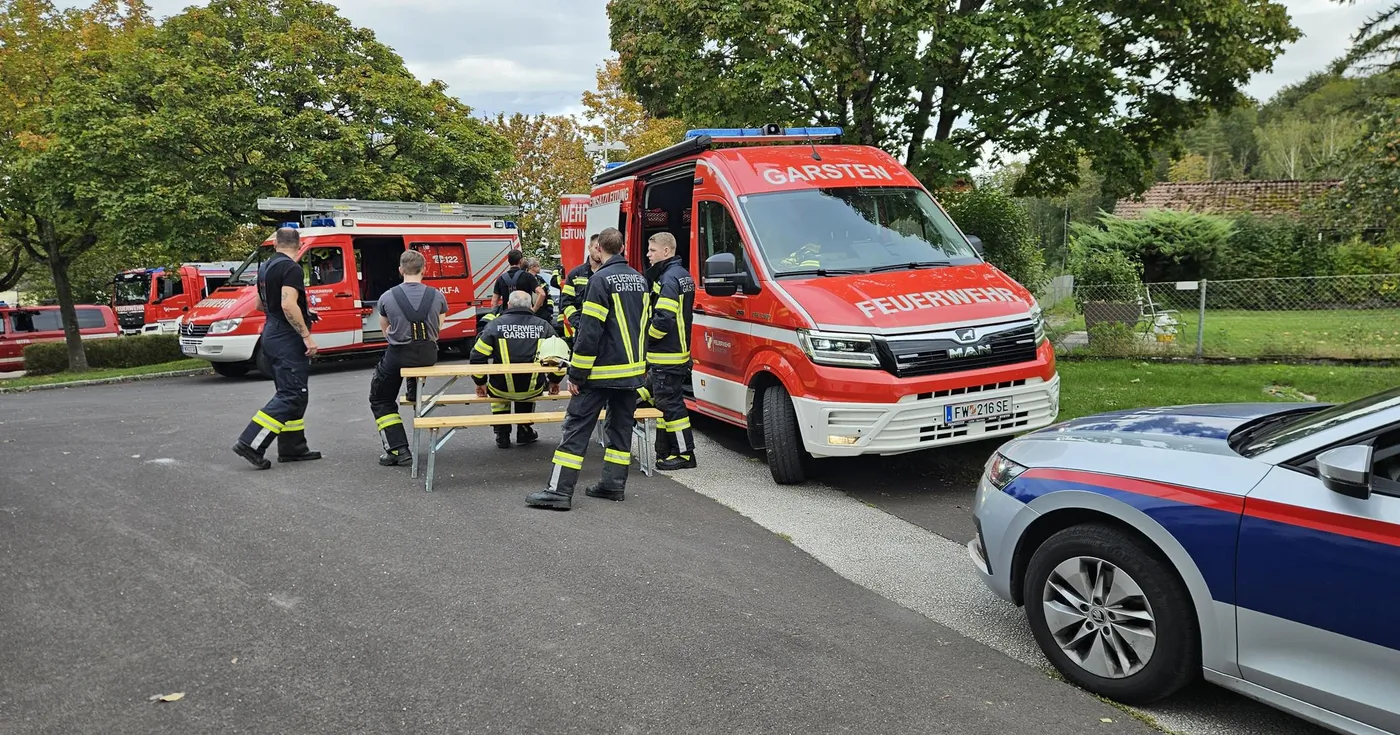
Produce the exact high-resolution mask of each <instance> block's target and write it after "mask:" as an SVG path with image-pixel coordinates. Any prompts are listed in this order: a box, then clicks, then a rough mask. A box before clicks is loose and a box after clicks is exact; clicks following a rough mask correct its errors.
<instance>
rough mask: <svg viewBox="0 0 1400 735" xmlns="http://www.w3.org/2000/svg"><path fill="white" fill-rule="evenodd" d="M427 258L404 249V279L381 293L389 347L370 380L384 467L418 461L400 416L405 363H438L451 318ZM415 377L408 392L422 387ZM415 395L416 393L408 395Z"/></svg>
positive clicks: (401, 262) (401, 258) (381, 322)
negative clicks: (426, 274)
mask: <svg viewBox="0 0 1400 735" xmlns="http://www.w3.org/2000/svg"><path fill="white" fill-rule="evenodd" d="M425 265H426V259H425V258H424V257H423V254H422V253H420V252H418V251H417V250H405V251H404V252H403V254H402V255H400V256H399V274H400V275H402V276H403V283H400V284H398V285H397V286H394V287H393V288H391V289H389V290H388V291H386V292H385V293H384V295H382V296H380V297H379V306H378V310H379V328H380V330H382V331H383V332H384V338H385V339H386V340H387V341H388V342H389V347H388V349H387V350H385V351H384V356H383V357H381V358H380V359H379V365H378V366H376V367H375V369H374V377H372V378H370V381H369V410H370V412H371V413H373V414H374V426H375V429H376V430H378V432H379V440H380V442H381V443H383V445H384V454H382V455H380V457H379V464H381V465H384V466H385V467H394V466H396V465H406V464H409V463H411V462H412V461H413V454H412V452H410V451H409V448H408V432H407V431H405V430H404V428H403V417H402V416H400V415H399V386H400V385H402V384H403V375H402V370H403V369H404V368H406V367H427V366H429V365H436V364H437V358H438V334H439V333H440V332H441V330H442V325H443V322H444V321H446V320H447V297H446V296H443V294H442V292H441V291H439V290H437V289H436V288H433V287H432V286H429V285H427V284H425V283H423V268H424V266H425ZM414 382H415V379H414V378H410V379H409V393H410V394H412V393H413V392H414V391H416V390H417V387H416V386H415V385H414ZM409 397H410V398H412V395H410V396H409Z"/></svg>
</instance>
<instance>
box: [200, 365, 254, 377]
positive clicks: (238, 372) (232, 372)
mask: <svg viewBox="0 0 1400 735" xmlns="http://www.w3.org/2000/svg"><path fill="white" fill-rule="evenodd" d="M209 366H210V367H212V368H214V372H216V373H218V374H219V375H222V376H224V377H225V378H241V377H243V376H244V375H247V374H248V371H249V370H252V369H253V364H252V363H251V362H211V363H209Z"/></svg>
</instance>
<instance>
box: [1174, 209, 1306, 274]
mask: <svg viewBox="0 0 1400 735" xmlns="http://www.w3.org/2000/svg"><path fill="white" fill-rule="evenodd" d="M1234 225H1235V232H1234V234H1232V235H1231V236H1230V240H1229V242H1228V243H1227V244H1226V246H1225V249H1224V251H1223V252H1222V253H1221V255H1220V257H1219V258H1218V259H1217V261H1216V262H1215V263H1214V264H1213V266H1212V267H1211V268H1209V269H1208V270H1207V271H1206V272H1205V273H1203V274H1202V275H1203V276H1205V277H1206V278H1209V279H1212V280H1229V279H1236V278H1289V277H1296V276H1312V275H1321V274H1324V273H1330V272H1331V268H1332V264H1331V260H1332V258H1331V257H1330V255H1331V253H1330V246H1328V245H1327V244H1325V243H1319V242H1318V240H1317V238H1316V237H1315V236H1314V231H1313V229H1312V228H1311V227H1308V226H1306V225H1304V224H1302V223H1300V222H1298V221H1296V220H1294V219H1291V218H1288V217H1259V216H1255V215H1240V216H1237V217H1235V218H1234Z"/></svg>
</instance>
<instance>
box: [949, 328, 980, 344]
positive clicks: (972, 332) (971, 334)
mask: <svg viewBox="0 0 1400 735" xmlns="http://www.w3.org/2000/svg"><path fill="white" fill-rule="evenodd" d="M953 339H956V340H957V341H959V342H961V343H963V344H967V343H968V342H976V341H977V330H976V329H959V330H958V331H956V332H954V333H953Z"/></svg>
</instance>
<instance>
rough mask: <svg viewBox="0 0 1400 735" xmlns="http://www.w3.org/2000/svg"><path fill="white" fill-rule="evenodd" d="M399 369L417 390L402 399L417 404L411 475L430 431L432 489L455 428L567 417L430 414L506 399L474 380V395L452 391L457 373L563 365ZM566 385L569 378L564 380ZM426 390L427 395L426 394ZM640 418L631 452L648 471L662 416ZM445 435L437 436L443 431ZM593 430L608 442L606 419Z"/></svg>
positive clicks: (558, 370) (533, 370)
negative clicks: (432, 384) (483, 392)
mask: <svg viewBox="0 0 1400 735" xmlns="http://www.w3.org/2000/svg"><path fill="white" fill-rule="evenodd" d="M399 374H400V375H402V376H403V377H405V378H417V379H418V390H417V391H415V392H414V400H413V401H411V402H410V401H408V400H407V399H404V400H402V401H400V403H409V404H411V405H412V406H413V464H412V470H411V474H410V476H411V477H414V478H417V477H418V455H419V450H420V448H421V446H422V434H423V432H425V431H426V432H427V433H428V435H429V442H428V443H429V445H430V446H429V451H428V467H427V477H426V478H425V481H424V489H425V490H427V491H428V492H432V489H433V476H434V474H435V472H434V469H435V467H436V464H437V451H438V449H441V448H442V446H443V445H444V444H446V443H447V441H448V440H449V439H451V438H452V437H453V436H454V435H455V434H456V433H457V430H458V429H463V428H469V427H484V426H492V425H495V424H547V423H562V422H563V421H564V415H565V412H564V411H551V412H543V413H540V412H537V413H529V414H497V415H468V416H446V417H444V416H432V413H433V412H434V410H436V409H437V408H439V407H440V406H448V405H457V406H461V405H476V404H478V403H495V402H498V401H500V400H502V399H499V398H495V397H494V396H491V397H487V398H482V397H480V396H477V395H476V394H475V393H476V385H475V384H473V385H472V393H471V394H470V395H463V394H455V395H454V394H449V393H448V391H449V390H450V389H451V388H452V386H453V385H455V384H456V383H457V380H458V379H459V378H463V377H470V376H472V375H539V374H554V375H563V374H564V368H562V367H559V366H555V365H541V364H539V363H537V362H525V363H510V364H494V363H493V364H485V365H483V364H476V365H473V364H471V363H447V364H441V365H433V366H430V367H416V368H403V369H401V370H400V371H399ZM430 378H443V379H444V382H443V384H442V385H441V386H439V387H438V388H437V390H435V391H433V392H431V393H429V392H428V379H430ZM565 386H567V382H566V383H565ZM425 396H426V398H425ZM569 397H570V396H569V394H568V389H567V387H563V386H561V389H560V394H559V395H557V396H551V395H549V393H548V392H545V393H543V394H541V395H539V396H537V397H535V398H533V399H530V401H531V402H541V401H553V400H568V398H569ZM636 418H637V420H638V423H637V424H636V426H635V427H634V429H633V441H632V445H633V455H634V456H636V457H637V460H638V462H639V463H640V464H641V468H642V472H643V473H644V474H646V475H647V476H651V474H652V473H653V471H654V469H653V465H654V464H655V457H654V453H655V447H653V446H652V441H653V439H652V437H654V436H655V435H656V432H655V426H656V420H657V419H659V418H661V412H660V411H658V410H656V409H654V408H643V409H638V410H637V414H636ZM440 433H442V436H440V437H439V434H440ZM595 435H596V436H597V440H598V443H599V444H600V445H601V444H603V443H604V438H603V420H602V417H600V419H599V421H598V424H597V426H596V427H595Z"/></svg>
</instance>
